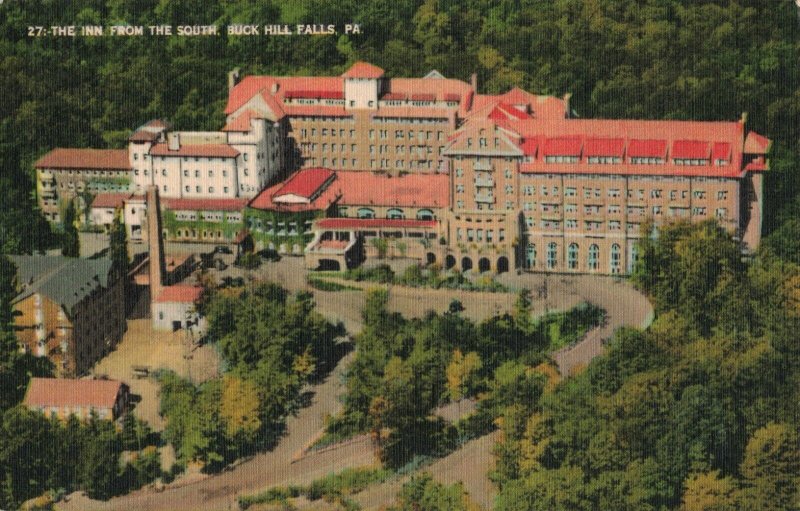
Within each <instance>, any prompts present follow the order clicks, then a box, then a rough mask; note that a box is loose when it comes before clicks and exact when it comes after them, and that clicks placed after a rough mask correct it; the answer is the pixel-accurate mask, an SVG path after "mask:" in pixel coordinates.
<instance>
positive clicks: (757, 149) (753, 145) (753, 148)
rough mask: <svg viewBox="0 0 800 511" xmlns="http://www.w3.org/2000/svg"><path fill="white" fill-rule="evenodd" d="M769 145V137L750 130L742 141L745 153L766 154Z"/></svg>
mask: <svg viewBox="0 0 800 511" xmlns="http://www.w3.org/2000/svg"><path fill="white" fill-rule="evenodd" d="M770 146H772V141H771V140H770V139H768V138H767V137H765V136H763V135H759V134H758V133H756V132H755V131H751V132H750V133H748V134H747V138H746V139H745V141H744V152H746V153H747V154H767V152H768V151H769V148H770Z"/></svg>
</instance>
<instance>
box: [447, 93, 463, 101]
mask: <svg viewBox="0 0 800 511" xmlns="http://www.w3.org/2000/svg"><path fill="white" fill-rule="evenodd" d="M444 100H445V101H455V102H458V101H461V96H460V95H459V94H456V93H454V92H448V93H446V94H445V95H444Z"/></svg>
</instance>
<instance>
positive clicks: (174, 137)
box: [167, 131, 181, 151]
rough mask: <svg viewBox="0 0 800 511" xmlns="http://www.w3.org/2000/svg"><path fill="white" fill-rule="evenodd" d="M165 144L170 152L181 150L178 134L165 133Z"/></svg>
mask: <svg viewBox="0 0 800 511" xmlns="http://www.w3.org/2000/svg"><path fill="white" fill-rule="evenodd" d="M167 144H168V146H169V150H170V151H179V150H180V148H181V136H180V134H178V133H176V132H174V131H172V132H169V133H167Z"/></svg>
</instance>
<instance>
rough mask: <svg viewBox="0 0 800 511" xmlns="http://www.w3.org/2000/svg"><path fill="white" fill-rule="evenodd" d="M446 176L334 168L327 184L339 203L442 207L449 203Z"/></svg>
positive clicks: (448, 181)
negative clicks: (336, 169) (348, 170)
mask: <svg viewBox="0 0 800 511" xmlns="http://www.w3.org/2000/svg"><path fill="white" fill-rule="evenodd" d="M449 187H450V179H449V177H448V176H447V175H446V174H406V175H404V176H400V177H387V176H386V175H383V174H374V173H372V172H365V171H351V172H337V173H336V180H335V181H334V182H333V183H332V184H331V185H330V188H332V189H335V190H337V194H338V195H341V199H340V200H339V204H341V205H343V206H370V205H375V206H406V207H408V206H413V207H421V208H443V207H447V206H448V205H449V197H450V192H449Z"/></svg>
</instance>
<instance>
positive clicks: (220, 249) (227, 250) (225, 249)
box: [214, 245, 233, 254]
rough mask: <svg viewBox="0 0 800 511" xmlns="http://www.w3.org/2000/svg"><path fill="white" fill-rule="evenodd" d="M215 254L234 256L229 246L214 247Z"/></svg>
mask: <svg viewBox="0 0 800 511" xmlns="http://www.w3.org/2000/svg"><path fill="white" fill-rule="evenodd" d="M214 252H215V253H217V254H233V251H232V250H231V248H230V247H228V246H227V245H217V246H216V247H214Z"/></svg>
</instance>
